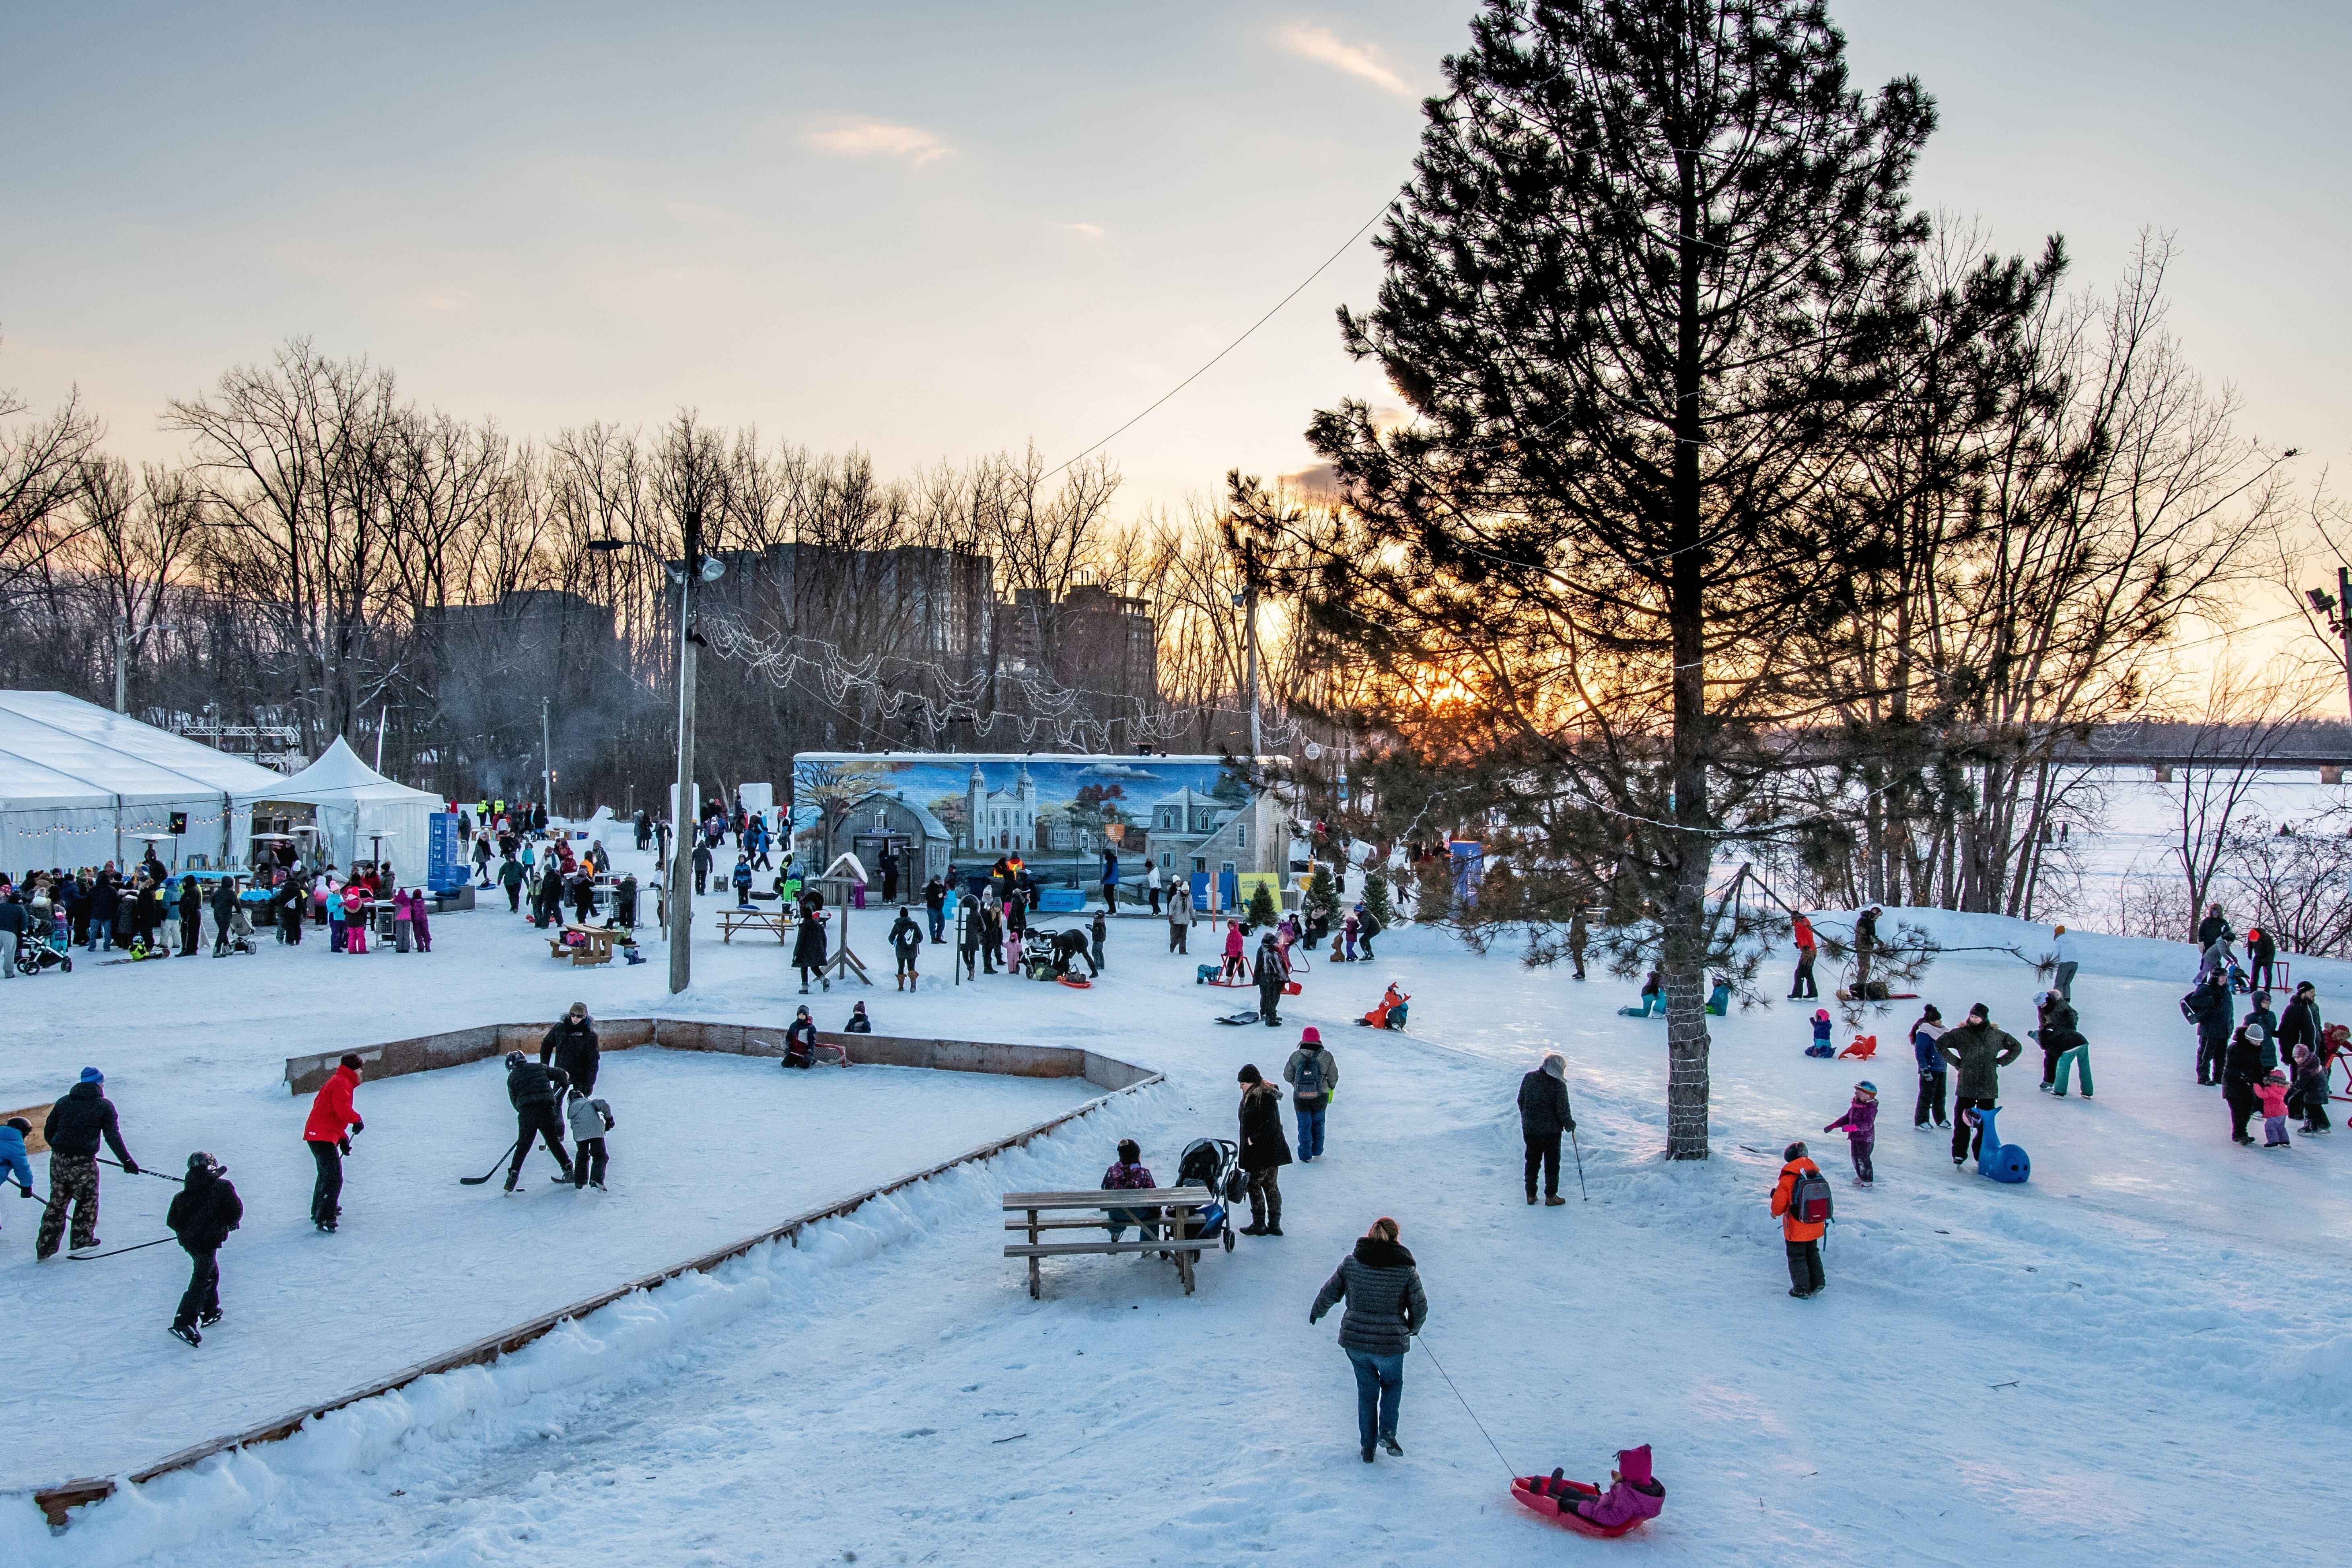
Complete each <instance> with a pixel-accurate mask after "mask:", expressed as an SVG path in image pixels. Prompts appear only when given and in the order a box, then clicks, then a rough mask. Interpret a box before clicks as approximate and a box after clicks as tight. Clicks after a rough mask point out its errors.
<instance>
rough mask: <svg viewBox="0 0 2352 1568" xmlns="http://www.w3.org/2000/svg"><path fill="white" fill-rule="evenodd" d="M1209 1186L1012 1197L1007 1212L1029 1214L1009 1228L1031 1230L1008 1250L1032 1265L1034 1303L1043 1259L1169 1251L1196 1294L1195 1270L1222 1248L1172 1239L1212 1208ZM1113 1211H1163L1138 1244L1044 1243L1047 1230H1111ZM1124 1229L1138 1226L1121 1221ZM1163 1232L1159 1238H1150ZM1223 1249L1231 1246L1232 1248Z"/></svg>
mask: <svg viewBox="0 0 2352 1568" xmlns="http://www.w3.org/2000/svg"><path fill="white" fill-rule="evenodd" d="M1211 1201H1212V1200H1211V1199H1210V1196H1209V1190H1208V1189H1207V1188H1206V1187H1149V1188H1136V1189H1131V1190H1109V1189H1104V1188H1096V1189H1094V1190H1093V1191H1089V1192H1075V1193H1007V1194H1004V1212H1005V1213H1006V1214H1008V1215H1025V1216H1026V1217H1024V1218H1013V1219H1007V1220H1006V1221H1005V1222H1004V1228H1005V1229H1007V1230H1014V1231H1026V1232H1027V1233H1028V1235H1029V1239H1028V1240H1027V1241H1025V1242H1009V1243H1007V1244H1006V1246H1005V1248H1004V1256H1005V1257H1007V1258H1027V1259H1028V1260H1029V1295H1030V1298H1031V1299H1032V1300H1035V1299H1037V1298H1038V1297H1039V1296H1041V1295H1042V1294H1043V1293H1044V1281H1043V1279H1041V1278H1040V1276H1039V1272H1038V1268H1037V1260H1038V1259H1039V1258H1082V1257H1088V1256H1093V1255H1097V1254H1104V1253H1113V1252H1169V1253H1173V1254H1174V1255H1175V1258H1176V1277H1177V1278H1178V1279H1181V1280H1182V1281H1183V1282H1184V1294H1186V1295H1187V1296H1189V1295H1191V1294H1192V1267H1193V1265H1194V1264H1196V1263H1197V1262H1199V1261H1200V1257H1201V1254H1202V1252H1204V1251H1207V1250H1209V1249H1211V1248H1213V1247H1217V1246H1219V1245H1220V1242H1219V1240H1218V1239H1217V1238H1216V1237H1200V1238H1198V1239H1196V1240H1192V1241H1173V1240H1171V1239H1170V1238H1171V1237H1173V1236H1174V1235H1175V1234H1176V1233H1177V1232H1178V1231H1180V1230H1181V1229H1182V1228H1183V1226H1184V1224H1185V1222H1186V1221H1187V1220H1188V1219H1190V1218H1191V1217H1192V1215H1195V1214H1197V1213H1198V1212H1199V1211H1200V1210H1202V1209H1204V1208H1207V1207H1208V1206H1209V1205H1210V1203H1211ZM1079 1209H1092V1210H1095V1211H1097V1212H1095V1213H1093V1214H1090V1215H1080V1214H1074V1213H1067V1212H1063V1211H1071V1210H1079ZM1112 1209H1158V1210H1159V1211H1160V1216H1159V1218H1157V1219H1155V1220H1147V1221H1145V1222H1144V1224H1143V1229H1144V1231H1145V1232H1146V1233H1147V1234H1146V1235H1145V1236H1144V1237H1143V1238H1142V1239H1140V1240H1138V1241H1040V1240H1038V1237H1039V1236H1040V1235H1041V1234H1043V1233H1045V1232H1046V1231H1070V1230H1108V1229H1109V1228H1110V1226H1111V1225H1112V1224H1113V1221H1112V1219H1111V1217H1110V1213H1109V1211H1110V1210H1112ZM1118 1223H1120V1224H1122V1225H1126V1224H1133V1223H1134V1222H1133V1221H1120V1222H1118ZM1154 1231H1156V1232H1158V1233H1159V1234H1158V1235H1156V1236H1155V1235H1152V1234H1150V1233H1151V1232H1154ZM1223 1245H1226V1246H1230V1245H1231V1243H1223Z"/></svg>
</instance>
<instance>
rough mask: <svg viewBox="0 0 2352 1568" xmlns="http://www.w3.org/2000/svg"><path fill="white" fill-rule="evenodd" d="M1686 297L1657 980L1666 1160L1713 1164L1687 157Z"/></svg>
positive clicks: (1694, 318)
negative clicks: (1668, 823) (1668, 867)
mask: <svg viewBox="0 0 2352 1568" xmlns="http://www.w3.org/2000/svg"><path fill="white" fill-rule="evenodd" d="M1677 161H1678V162H1679V163H1680V165H1681V174H1682V189H1683V200H1682V225H1681V227H1682V234H1681V267H1682V279H1681V284H1682V288H1681V298H1680V300H1679V303H1680V307H1681V309H1680V317H1681V321H1680V322H1679V329H1678V331H1679V339H1678V342H1676V344H1675V361H1676V363H1675V468H1674V483H1673V492H1672V504H1673V508H1674V516H1673V527H1674V543H1675V553H1674V558H1673V564H1672V565H1671V566H1669V567H1668V568H1667V573H1668V578H1667V589H1666V603H1667V614H1668V618H1669V622H1670V625H1671V628H1672V631H1673V639H1674V661H1675V668H1674V693H1675V710H1674V791H1675V799H1674V813H1673V816H1674V822H1675V836H1674V855H1675V878H1674V883H1673V888H1672V892H1671V894H1670V896H1669V897H1670V901H1669V904H1668V906H1667V910H1666V918H1665V922H1664V923H1665V930H1664V943H1663V944H1662V945H1663V947H1664V952H1662V953H1661V955H1660V963H1659V965H1658V977H1659V979H1660V980H1662V981H1663V982H1664V984H1665V993H1666V1157H1667V1158H1668V1159H1670V1160H1704V1159H1706V1157H1707V1146H1706V1102H1707V1061H1706V1056H1707V1046H1708V1040H1707V1033H1706V877H1707V871H1708V869H1709V867H1710V863H1711V861H1712V859H1713V855H1714V848H1715V840H1714V837H1713V836H1712V835H1710V834H1708V833H1706V831H1705V829H1706V826H1707V820H1706V669H1705V668H1704V664H1705V658H1706V605H1705V600H1704V595H1705V593H1706V562H1705V560H1704V558H1703V557H1702V555H1701V553H1700V550H1699V539H1700V533H1699V529H1700V521H1701V519H1700V515H1699V501H1700V483H1701V480H1700V474H1699V453H1700V452H1701V451H1702V450H1703V447H1702V442H1703V441H1704V440H1705V438H1706V432H1705V428H1704V426H1702V424H1701V421H1700V417H1699V390H1700V388H1699V370H1698V367H1699V363H1700V359H1699V355H1700V345H1699V308H1698V306H1699V300H1698V279H1699V267H1700V262H1701V257H1700V241H1699V235H1698V197H1697V195H1696V188H1697V180H1698V173H1697V168H1696V158H1695V157H1694V156H1693V155H1691V154H1689V153H1683V154H1681V155H1680V156H1679V158H1678V160H1677Z"/></svg>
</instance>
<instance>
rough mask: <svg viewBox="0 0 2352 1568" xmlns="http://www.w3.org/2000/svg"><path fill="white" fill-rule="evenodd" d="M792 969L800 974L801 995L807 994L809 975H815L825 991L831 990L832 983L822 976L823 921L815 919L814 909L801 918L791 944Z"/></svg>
mask: <svg viewBox="0 0 2352 1568" xmlns="http://www.w3.org/2000/svg"><path fill="white" fill-rule="evenodd" d="M793 968H795V969H797V970H799V971H800V972H801V994H802V995H803V996H805V995H807V994H808V983H809V977H810V976H811V975H815V976H816V978H817V981H818V983H819V984H822V985H823V986H824V988H825V989H826V990H827V991H830V990H832V989H833V982H832V981H830V980H828V979H826V978H825V977H824V921H821V920H819V919H818V918H817V912H816V910H814V909H811V910H808V912H807V913H805V914H803V915H802V916H801V929H800V934H799V936H797V937H796V938H794V939H793Z"/></svg>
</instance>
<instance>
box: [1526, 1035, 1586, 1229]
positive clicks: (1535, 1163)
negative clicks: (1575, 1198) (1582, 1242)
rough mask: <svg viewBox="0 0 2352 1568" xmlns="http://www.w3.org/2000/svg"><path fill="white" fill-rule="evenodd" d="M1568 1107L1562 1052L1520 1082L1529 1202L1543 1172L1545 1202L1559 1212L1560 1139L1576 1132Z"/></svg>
mask: <svg viewBox="0 0 2352 1568" xmlns="http://www.w3.org/2000/svg"><path fill="white" fill-rule="evenodd" d="M1575 1127H1576V1118H1575V1116H1574V1115H1572V1114H1571V1113H1570V1110H1569V1105H1568V1061H1567V1058H1564V1057H1562V1056H1561V1055H1560V1054H1559V1052H1558V1051H1554V1052H1552V1053H1551V1054H1550V1055H1549V1056H1548V1057H1546V1058H1544V1059H1543V1066H1541V1067H1539V1068H1536V1070H1535V1071H1533V1072H1531V1073H1529V1074H1528V1076H1527V1077H1525V1078H1523V1079H1519V1136H1520V1138H1521V1139H1522V1140H1523V1141H1525V1142H1526V1143H1527V1146H1528V1167H1527V1176H1528V1202H1529V1203H1530V1204H1532V1203H1534V1202H1535V1201H1536V1172H1537V1170H1538V1167H1540V1168H1541V1170H1542V1172H1543V1178H1544V1202H1545V1203H1546V1204H1547V1205H1550V1206H1551V1207H1554V1208H1557V1207H1559V1205H1562V1204H1564V1203H1566V1202H1567V1201H1568V1200H1567V1199H1566V1198H1563V1197H1561V1196H1560V1195H1559V1135H1560V1134H1561V1133H1563V1132H1569V1131H1574V1130H1575Z"/></svg>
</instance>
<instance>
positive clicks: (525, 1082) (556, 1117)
mask: <svg viewBox="0 0 2352 1568" xmlns="http://www.w3.org/2000/svg"><path fill="white" fill-rule="evenodd" d="M568 1084H569V1080H568V1079H565V1077H564V1076H563V1069H562V1068H551V1067H547V1066H544V1065H542V1064H541V1063H538V1062H534V1061H532V1060H531V1059H530V1058H529V1057H527V1056H524V1055H523V1054H522V1053H521V1052H520V1051H509V1052H508V1053H507V1101H508V1103H509V1104H510V1105H512V1106H513V1107H514V1113H515V1146H514V1158H512V1159H511V1160H509V1161H508V1162H507V1184H506V1190H507V1191H508V1192H513V1191H514V1190H515V1183H516V1182H518V1181H520V1179H521V1178H522V1163H523V1158H524V1156H526V1155H528V1154H529V1153H530V1146H531V1142H532V1141H533V1140H534V1139H539V1138H544V1139H546V1140H547V1152H549V1153H550V1154H552V1155H553V1156H555V1163H556V1164H557V1165H559V1166H561V1167H562V1171H563V1174H564V1177H565V1179H566V1180H569V1179H570V1177H571V1175H572V1156H571V1154H570V1153H569V1152H566V1151H565V1149H564V1147H563V1119H562V1105H563V1091H564V1089H565V1088H566V1087H567V1086H568Z"/></svg>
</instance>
